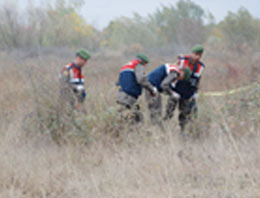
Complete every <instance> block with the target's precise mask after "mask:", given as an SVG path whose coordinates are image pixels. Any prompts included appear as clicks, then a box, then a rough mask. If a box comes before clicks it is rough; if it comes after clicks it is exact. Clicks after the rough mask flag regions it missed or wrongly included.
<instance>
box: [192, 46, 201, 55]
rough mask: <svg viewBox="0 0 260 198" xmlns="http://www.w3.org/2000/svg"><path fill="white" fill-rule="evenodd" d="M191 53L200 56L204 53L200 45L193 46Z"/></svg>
mask: <svg viewBox="0 0 260 198" xmlns="http://www.w3.org/2000/svg"><path fill="white" fill-rule="evenodd" d="M191 51H192V52H194V53H197V54H202V53H203V52H204V47H203V46H202V45H195V46H194V47H193V48H192V49H191Z"/></svg>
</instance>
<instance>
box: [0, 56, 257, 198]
mask: <svg viewBox="0 0 260 198" xmlns="http://www.w3.org/2000/svg"><path fill="white" fill-rule="evenodd" d="M20 56H21V55H17V54H7V53H5V52H2V53H0V60H1V61H0V62H1V64H0V78H1V84H0V93H1V95H0V132H1V133H0V197H1V198H31V197H35V198H36V197H37V198H38V197H42V198H44V197H53V198H57V197H58V198H74V197H75V198H86V197H87V198H92V197H93V198H96V197H102V198H119V197H120V198H121V197H122V198H136V197H138V198H139V197H140V198H141V197H142V198H143V197H147V198H153V197H156V198H157V197H169V198H171V197H185V198H186V197H242V198H244V197H254V198H256V197H260V190H259V189H260V171H259V170H260V129H259V127H260V114H259V113H260V87H259V86H257V85H259V82H260V78H259V75H257V74H256V73H257V72H258V71H259V65H257V64H256V63H255V62H252V61H251V62H250V61H248V60H247V58H243V56H242V57H234V56H228V55H226V56H223V55H219V56H215V54H214V55H213V54H211V53H210V52H209V53H208V54H206V56H205V58H204V60H205V63H206V65H207V69H206V71H205V73H204V77H203V80H202V82H201V92H209V91H225V90H230V89H233V88H236V87H241V86H246V85H252V86H251V87H250V88H248V89H246V90H242V91H241V92H237V93H235V94H231V95H225V94H224V95H222V96H218V97H211V96H203V95H201V96H200V98H199V118H198V120H196V122H195V124H194V126H193V129H194V130H192V132H191V133H187V134H186V136H183V135H181V134H180V129H179V126H178V122H177V115H176V117H175V118H174V119H173V120H172V121H170V122H167V123H165V127H166V132H162V131H160V130H159V129H158V128H157V127H155V126H150V124H149V120H148V116H147V109H146V104H145V101H144V99H143V98H141V100H140V103H141V105H142V109H143V111H144V112H145V124H143V125H142V126H138V127H137V128H132V129H131V130H129V129H127V128H124V129H122V130H121V131H120V137H114V133H115V131H116V130H115V129H116V128H118V125H119V123H118V115H117V113H116V105H115V94H116V91H117V88H116V87H115V82H116V80H117V76H118V71H119V68H120V67H121V65H122V64H123V63H125V62H127V61H129V58H125V57H122V56H117V57H112V58H106V57H94V58H93V59H92V60H91V61H90V62H89V63H88V65H87V66H86V68H84V73H85V76H86V82H87V83H86V85H87V86H86V87H87V93H88V95H87V99H86V103H85V107H86V109H87V112H88V113H87V115H83V114H76V115H75V116H74V117H73V118H67V117H65V118H64V117H60V116H59V114H58V109H57V106H58V104H59V100H58V79H57V75H58V73H59V71H60V70H61V68H62V66H63V65H65V64H67V63H68V61H70V57H69V56H67V54H66V55H65V54H64V55H62V54H60V55H57V56H55V55H50V54H49V55H46V54H45V55H42V56H36V57H22V56H21V57H20ZM64 57H66V58H64ZM71 58H73V56H72V57H71ZM232 58H233V59H232ZM248 59H249V60H251V58H248ZM174 60H175V58H174V57H164V58H153V59H152V63H151V64H150V66H149V67H148V68H147V70H148V71H150V70H151V69H153V68H155V67H156V66H158V65H160V64H162V63H165V62H172V61H174ZM79 126H80V127H79ZM188 132H190V131H188ZM54 133H58V134H61V135H62V136H63V138H62V137H60V138H61V139H62V140H63V141H62V142H63V143H60V144H57V143H56V142H55V141H54V140H53V139H52V137H53V136H52V135H53V134H54Z"/></svg>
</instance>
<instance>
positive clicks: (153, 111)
mask: <svg viewBox="0 0 260 198" xmlns="http://www.w3.org/2000/svg"><path fill="white" fill-rule="evenodd" d="M145 96H146V101H147V104H148V105H147V106H148V109H149V113H150V120H151V122H152V124H158V123H159V122H160V119H161V116H162V98H161V95H160V94H158V95H157V96H151V94H150V93H149V92H148V91H146V92H145Z"/></svg>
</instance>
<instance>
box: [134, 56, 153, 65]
mask: <svg viewBox="0 0 260 198" xmlns="http://www.w3.org/2000/svg"><path fill="white" fill-rule="evenodd" d="M136 57H137V58H138V59H139V60H140V61H141V64H143V65H146V64H148V63H149V62H150V61H149V58H147V56H145V55H144V54H141V53H139V54H137V56H136Z"/></svg>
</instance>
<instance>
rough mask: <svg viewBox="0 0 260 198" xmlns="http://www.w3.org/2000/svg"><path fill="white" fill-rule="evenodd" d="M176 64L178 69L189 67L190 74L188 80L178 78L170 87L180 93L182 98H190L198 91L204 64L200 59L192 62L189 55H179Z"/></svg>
mask: <svg viewBox="0 0 260 198" xmlns="http://www.w3.org/2000/svg"><path fill="white" fill-rule="evenodd" d="M177 64H178V67H179V68H180V69H182V68H186V67H189V68H190V69H191V71H192V75H191V78H190V80H189V81H186V80H180V81H178V82H176V83H173V84H172V89H173V91H175V92H177V93H178V94H180V96H181V98H182V99H190V98H191V97H192V96H193V95H194V94H195V93H196V92H197V91H198V86H199V82H200V79H201V75H202V73H203V70H204V68H205V65H204V64H203V63H202V62H200V61H199V62H197V63H195V64H192V63H191V56H190V55H184V56H183V55H182V56H179V57H178V63H177Z"/></svg>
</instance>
